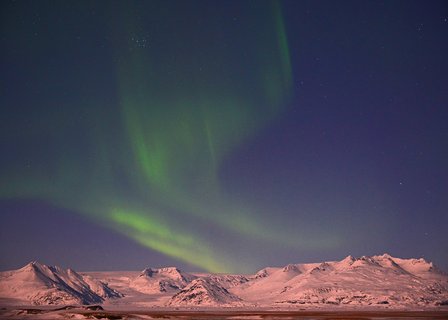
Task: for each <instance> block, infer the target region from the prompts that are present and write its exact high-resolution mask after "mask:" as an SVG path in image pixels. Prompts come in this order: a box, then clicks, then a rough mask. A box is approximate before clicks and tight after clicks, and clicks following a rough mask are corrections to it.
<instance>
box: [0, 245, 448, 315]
mask: <svg viewBox="0 0 448 320" xmlns="http://www.w3.org/2000/svg"><path fill="white" fill-rule="evenodd" d="M44 304H59V305H68V304H75V305H82V304H102V306H103V307H104V308H106V309H108V310H121V309H123V308H125V309H126V308H127V309H128V310H134V309H135V310H137V309H141V308H146V309H147V308H151V309H154V308H168V309H173V308H179V307H180V308H193V309H196V308H238V309H241V308H243V309H254V308H255V309H259V308H263V309H265V310H268V309H270V310H279V309H282V310H301V309H303V308H305V309H309V308H314V309H315V308H321V309H322V308H323V309H329V308H330V309H334V308H344V309H346V308H358V307H359V308H363V309H387V308H389V309H412V310H416V309H427V308H435V309H439V308H440V309H442V308H444V305H447V304H448V275H446V274H444V273H443V272H441V271H440V270H438V269H437V268H436V267H435V266H434V265H433V264H432V263H430V262H427V261H425V260H424V259H399V258H393V257H391V256H389V255H387V254H385V255H381V256H373V257H361V258H353V257H351V256H349V257H347V258H345V259H343V260H341V261H332V262H322V263H310V264H290V265H287V266H285V267H282V268H272V267H269V268H265V269H262V270H260V271H259V272H257V273H256V274H254V275H222V274H189V273H185V272H182V271H180V270H179V269H177V268H161V269H151V268H147V269H145V270H143V272H140V273H139V272H85V273H80V274H78V273H76V272H75V271H73V270H70V269H69V270H63V269H61V268H58V267H48V266H45V265H42V264H39V263H37V262H33V263H30V264H28V265H27V266H25V267H24V268H22V269H18V270H14V271H7V272H1V273H0V305H2V306H8V305H16V306H17V305H44Z"/></svg>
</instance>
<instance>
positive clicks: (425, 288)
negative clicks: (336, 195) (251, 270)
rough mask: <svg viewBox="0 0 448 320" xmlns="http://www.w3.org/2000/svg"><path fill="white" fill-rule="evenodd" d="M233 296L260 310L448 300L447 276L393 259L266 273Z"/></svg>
mask: <svg viewBox="0 0 448 320" xmlns="http://www.w3.org/2000/svg"><path fill="white" fill-rule="evenodd" d="M231 291H232V293H234V294H236V295H238V296H239V297H241V298H242V299H243V300H244V301H245V302H250V303H255V304H257V305H321V304H323V305H358V306H372V305H388V306H405V305H414V306H425V305H435V304H440V303H443V302H444V301H447V300H448V276H447V275H446V274H443V273H442V272H441V271H440V270H438V269H437V268H436V267H434V265H433V264H432V263H430V262H427V261H425V260H424V259H398V258H393V257H391V256H390V255H387V254H384V255H381V256H373V257H361V258H353V257H351V256H348V257H346V258H345V259H343V260H341V261H332V262H322V263H310V264H290V265H287V266H285V267H283V268H265V269H263V270H261V271H259V272H257V273H256V274H255V276H254V277H253V278H252V279H250V281H248V282H247V283H245V284H243V285H241V286H238V287H235V288H234V289H232V290H231Z"/></svg>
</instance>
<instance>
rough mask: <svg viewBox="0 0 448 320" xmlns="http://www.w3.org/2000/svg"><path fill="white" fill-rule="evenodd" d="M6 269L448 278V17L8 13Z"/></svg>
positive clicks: (196, 9)
mask: <svg viewBox="0 0 448 320" xmlns="http://www.w3.org/2000/svg"><path fill="white" fill-rule="evenodd" d="M0 11H1V29H0V35H1V41H2V48H1V49H2V50H0V63H1V70H2V72H1V73H0V90H1V91H0V117H1V120H2V125H1V126H0V150H1V157H0V219H1V220H0V221H1V224H0V240H1V241H0V257H1V258H0V269H1V270H6V269H11V268H17V267H20V266H21V265H24V264H26V263H27V262H29V261H30V260H40V261H42V262H43V263H48V264H56V265H61V266H65V267H72V268H74V269H79V270H123V269H127V270H139V269H142V268H144V267H147V266H165V265H177V266H180V267H182V268H184V269H187V270H208V271H216V272H254V271H256V270H257V269H259V268H261V267H264V266H268V265H285V264H287V263H294V262H313V261H322V260H334V259H342V258H343V257H345V256H347V255H349V254H351V255H355V256H358V255H373V254H382V253H384V252H387V253H389V254H391V255H393V256H398V257H425V258H426V259H428V260H431V261H434V262H435V263H436V264H437V265H439V266H440V267H442V268H443V269H445V270H447V269H448V237H447V234H448V232H447V226H448V214H447V212H448V167H447V164H448V125H447V119H448V90H447V88H448V60H447V59H446V56H447V52H448V42H447V41H446V39H447V34H448V4H447V2H446V1H278V2H275V1H272V2H265V1H255V2H253V1H77V2H54V1H36V2H28V1H4V2H2V4H1V10H0Z"/></svg>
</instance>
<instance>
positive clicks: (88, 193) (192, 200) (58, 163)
mask: <svg viewBox="0 0 448 320" xmlns="http://www.w3.org/2000/svg"><path fill="white" fill-rule="evenodd" d="M129 11H130V12H128V13H126V12H124V13H123V17H121V18H122V20H123V21H122V23H121V24H118V25H119V27H120V28H119V29H118V30H119V32H123V31H122V30H126V31H125V33H127V34H129V35H132V34H135V33H138V32H140V31H139V30H141V29H142V30H144V29H145V27H144V26H142V25H144V23H145V21H146V20H148V21H151V19H150V18H148V19H146V20H145V19H135V13H132V10H129ZM148 14H149V15H150V17H152V18H154V16H156V15H157V12H155V13H152V12H150V13H148ZM258 15H259V16H258ZM249 18H250V19H252V20H250V21H249V22H248V23H247V24H242V25H241V27H240V29H239V30H238V31H239V32H241V33H242V34H243V35H244V36H243V37H242V39H243V41H244V42H239V43H238V45H234V46H229V47H228V48H226V50H223V49H222V48H221V47H220V46H219V45H220V44H221V43H220V40H219V39H215V38H216V37H217V36H218V35H219V32H220V31H219V28H218V29H217V30H215V31H214V32H211V31H210V32H208V30H204V28H203V27H201V26H197V27H191V26H190V25H188V27H185V28H182V25H179V26H177V28H176V29H175V30H173V31H171V32H172V33H171V34H170V31H166V33H165V34H164V36H163V37H159V38H157V34H155V35H154V37H155V38H156V39H158V40H159V41H160V42H159V43H154V45H153V47H154V48H153V47H151V48H146V47H145V48H140V47H135V46H132V43H131V44H130V43H129V41H128V40H127V41H123V40H120V38H119V37H118V36H117V39H118V40H116V41H115V42H114V44H115V51H116V54H115V57H114V61H115V65H116V85H117V92H115V93H114V94H115V95H116V96H117V100H118V105H119V106H118V108H119V112H118V114H119V116H118V117H117V118H118V120H116V119H115V122H114V121H108V120H110V119H109V118H107V116H108V113H109V109H106V110H107V111H104V110H102V111H101V112H98V114H95V115H94V116H92V117H96V118H94V121H93V122H94V124H93V125H90V126H87V128H88V129H87V130H86V132H87V133H86V134H87V135H89V137H90V139H89V143H90V145H89V146H88V148H89V152H90V153H89V156H86V157H85V158H82V159H83V161H80V160H79V159H80V156H79V154H76V151H72V150H66V149H63V151H61V156H60V157H59V158H58V159H54V160H53V161H54V163H51V164H48V167H50V168H44V169H45V170H43V169H41V170H38V169H36V170H34V171H32V172H30V173H27V175H26V179H25V180H26V183H22V182H21V181H22V180H23V179H21V178H20V177H21V175H22V173H21V172H19V171H20V169H17V170H11V173H9V179H8V180H9V181H10V183H9V184H8V187H6V188H2V189H1V190H0V194H1V195H2V197H19V196H20V197H29V198H40V199H45V200H47V201H48V202H51V203H54V204H57V205H59V206H62V207H67V208H70V209H72V210H75V211H77V212H80V213H82V214H84V215H86V216H88V217H91V218H92V219H94V220H95V221H97V222H99V223H101V224H105V225H107V226H109V227H111V228H113V229H114V230H116V231H117V232H119V233H122V234H125V235H126V236H128V237H129V238H131V239H133V240H135V241H136V242H138V243H140V244H141V245H143V246H146V247H148V248H151V249H153V250H156V251H158V252H161V253H163V254H165V255H167V256H170V257H174V258H176V259H179V260H182V261H184V262H187V263H189V264H192V265H195V266H199V267H202V268H204V269H206V270H209V271H215V272H224V271H236V270H242V269H245V270H246V269H247V267H249V266H246V265H244V264H245V263H247V264H250V263H251V261H246V262H242V261H241V260H242V259H241V256H242V255H244V254H241V253H240V254H239V255H238V254H237V253H233V252H228V251H231V250H228V251H226V244H225V241H223V240H222V239H217V238H216V237H218V235H220V234H230V235H232V236H233V237H235V238H237V239H240V242H241V243H242V244H244V243H245V242H248V241H255V242H258V241H262V242H267V243H271V244H272V243H273V244H275V245H282V246H284V245H286V246H291V247H292V248H300V247H301V246H313V245H314V246H321V247H328V246H331V245H332V243H334V242H335V241H334V239H331V238H326V237H323V236H319V237H318V238H319V239H316V238H315V237H314V238H313V237H309V235H307V234H289V233H285V232H284V231H282V229H281V222H280V223H279V222H278V221H275V215H274V216H271V217H269V216H264V218H260V216H259V215H258V214H257V210H259V208H257V207H256V206H251V204H246V203H244V200H242V199H238V200H237V201H236V200H235V199H232V198H231V197H229V196H228V195H226V193H225V192H224V191H223V190H222V189H223V188H222V186H221V181H220V179H219V174H220V168H221V166H222V164H223V163H224V162H225V160H226V157H228V156H229V155H230V154H231V153H232V152H233V151H234V150H235V149H236V147H238V146H239V145H241V144H243V143H245V142H247V141H249V140H250V138H252V137H253V136H254V135H255V134H256V133H257V132H259V130H260V129H262V128H263V127H264V126H266V124H268V123H269V122H270V121H271V120H272V119H274V118H275V117H276V116H278V115H279V114H280V113H281V111H282V110H283V109H284V108H285V106H286V104H287V102H288V98H289V97H290V96H291V95H292V92H291V88H292V76H291V74H292V71H291V59H290V52H289V49H288V39H287V34H286V28H285V23H284V21H283V17H282V13H281V8H280V6H279V4H278V3H277V2H273V3H272V5H269V6H263V5H261V4H260V6H257V11H256V12H254V13H253V17H248V19H249ZM160 23H161V28H166V29H168V30H171V29H170V24H169V22H167V23H166V24H163V22H160ZM253 25H255V26H257V28H253ZM191 28H193V29H191ZM183 29H185V31H184V30H183ZM151 30H152V29H151ZM119 32H118V31H117V33H119ZM154 32H156V31H154ZM129 37H131V36H129ZM129 37H127V39H129ZM234 40H235V41H236V40H237V38H235V39H234ZM164 41H165V42H164ZM199 41H201V42H203V43H207V46H202V45H201V46H199V45H197V43H198V42H199ZM230 45H232V43H231V44H230ZM111 94H112V93H111ZM90 103H91V104H92V110H96V108H97V107H96V106H95V103H96V101H94V100H92V101H91V102H90ZM110 110H111V111H110V113H116V112H117V111H116V110H115V109H113V108H112V107H111V108H110ZM92 113H95V112H94V111H93V112H92ZM104 118H106V120H104ZM57 133H58V132H57ZM58 145H63V142H58ZM208 230H212V231H211V232H214V233H213V234H212V235H210V234H207V232H208ZM241 247H244V246H243V245H241Z"/></svg>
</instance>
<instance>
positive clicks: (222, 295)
mask: <svg viewBox="0 0 448 320" xmlns="http://www.w3.org/2000/svg"><path fill="white" fill-rule="evenodd" d="M167 305H169V306H222V305H241V299H240V298H238V297H237V296H235V295H234V294H232V293H230V292H229V291H228V290H227V289H226V288H224V287H223V286H222V285H221V284H219V283H218V282H216V281H214V280H212V279H211V278H209V277H205V278H198V279H196V280H193V281H192V282H191V283H190V284H189V285H188V286H186V287H185V288H184V289H182V290H181V291H180V292H178V293H176V294H175V295H174V296H173V297H172V298H171V299H170V301H169V302H168V304H167Z"/></svg>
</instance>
